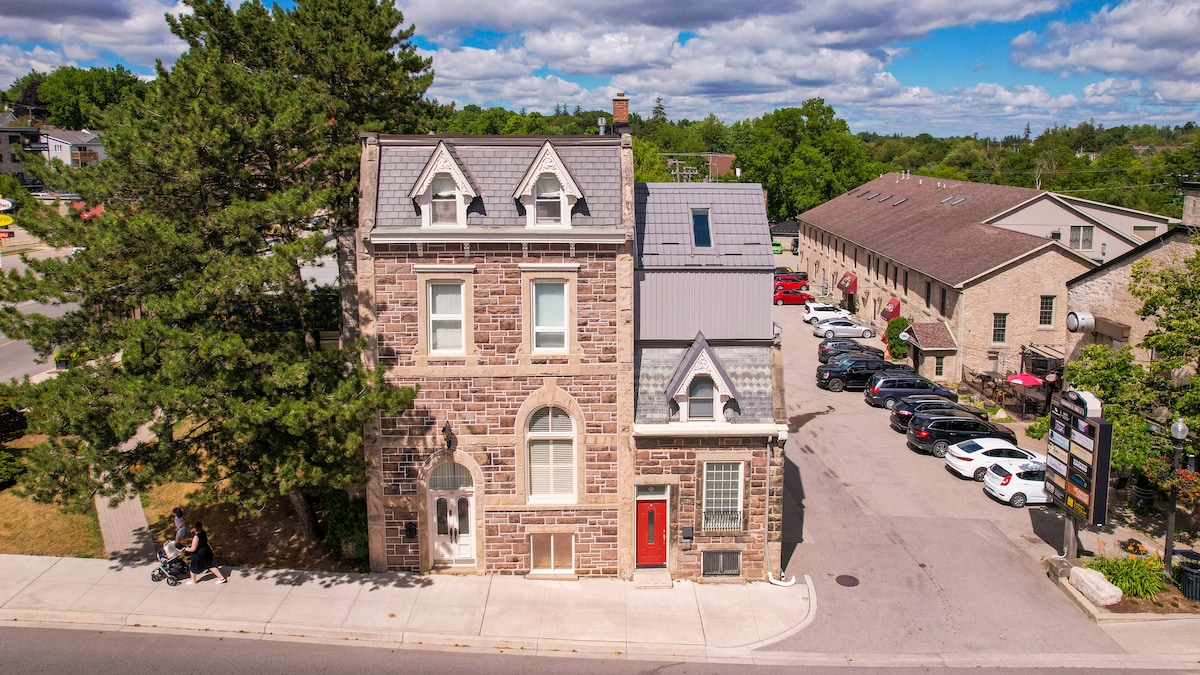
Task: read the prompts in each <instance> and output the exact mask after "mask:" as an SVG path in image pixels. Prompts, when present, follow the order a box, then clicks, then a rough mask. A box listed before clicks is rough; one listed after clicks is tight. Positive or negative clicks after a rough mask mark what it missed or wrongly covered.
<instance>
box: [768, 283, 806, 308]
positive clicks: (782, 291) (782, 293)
mask: <svg viewBox="0 0 1200 675" xmlns="http://www.w3.org/2000/svg"><path fill="white" fill-rule="evenodd" d="M805 288H807V286H805ZM814 300H816V298H814V297H813V296H811V295H809V294H808V293H801V292H800V291H798V290H791V289H787V288H779V287H778V286H776V287H775V304H777V305H803V304H804V303H806V302H812V301H814Z"/></svg>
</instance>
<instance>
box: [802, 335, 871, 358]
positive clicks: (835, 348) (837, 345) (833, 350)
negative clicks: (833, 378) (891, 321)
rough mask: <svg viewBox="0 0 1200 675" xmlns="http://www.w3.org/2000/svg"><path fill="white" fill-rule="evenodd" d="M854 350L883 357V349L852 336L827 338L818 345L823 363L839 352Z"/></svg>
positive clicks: (819, 355)
mask: <svg viewBox="0 0 1200 675" xmlns="http://www.w3.org/2000/svg"><path fill="white" fill-rule="evenodd" d="M852 352H853V353H857V354H865V355H867V356H873V357H875V358H877V359H882V358H883V350H882V349H879V348H878V347H872V346H870V345H864V344H863V343H861V342H859V341H857V340H851V339H850V338H826V339H824V340H821V344H819V345H817V360H818V361H820V362H821V363H828V362H829V361H830V359H832V358H833V357H834V356H835V355H837V354H848V353H852Z"/></svg>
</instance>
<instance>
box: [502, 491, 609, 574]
mask: <svg viewBox="0 0 1200 675" xmlns="http://www.w3.org/2000/svg"><path fill="white" fill-rule="evenodd" d="M484 527H485V541H486V542H487V543H486V547H485V548H486V555H485V561H486V562H485V569H486V571H487V572H489V573H493V574H527V573H528V572H529V570H530V567H531V566H532V564H533V563H532V552H531V546H532V544H531V536H532V535H533V534H534V532H536V531H537V530H538V528H548V527H553V528H561V529H564V530H569V531H572V532H574V533H575V573H576V574H578V575H580V576H615V575H616V574H617V509H616V508H609V509H603V510H579V509H570V508H564V509H555V510H543V511H533V512H521V511H489V512H488V513H487V514H485V524H484Z"/></svg>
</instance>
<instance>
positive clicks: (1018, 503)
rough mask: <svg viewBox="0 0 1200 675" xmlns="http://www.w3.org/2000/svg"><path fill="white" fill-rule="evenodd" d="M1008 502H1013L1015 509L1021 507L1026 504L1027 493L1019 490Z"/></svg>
mask: <svg viewBox="0 0 1200 675" xmlns="http://www.w3.org/2000/svg"><path fill="white" fill-rule="evenodd" d="M1008 503H1009V504H1011V505H1012V507H1013V508H1014V509H1019V508H1021V507H1022V506H1025V495H1023V494H1021V493H1020V492H1018V493H1017V494H1015V495H1013V496H1012V499H1010V500H1008Z"/></svg>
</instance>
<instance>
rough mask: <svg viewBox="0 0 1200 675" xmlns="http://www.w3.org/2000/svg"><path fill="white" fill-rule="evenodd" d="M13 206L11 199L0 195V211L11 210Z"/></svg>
mask: <svg viewBox="0 0 1200 675" xmlns="http://www.w3.org/2000/svg"><path fill="white" fill-rule="evenodd" d="M13 206H15V204H13V200H11V199H5V198H4V197H0V211H12V207H13Z"/></svg>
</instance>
